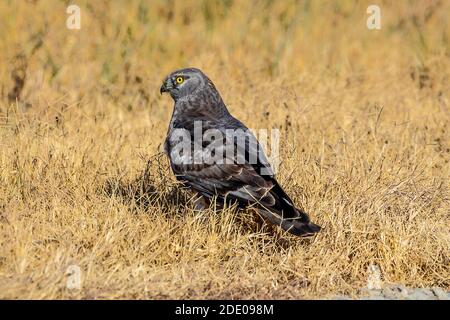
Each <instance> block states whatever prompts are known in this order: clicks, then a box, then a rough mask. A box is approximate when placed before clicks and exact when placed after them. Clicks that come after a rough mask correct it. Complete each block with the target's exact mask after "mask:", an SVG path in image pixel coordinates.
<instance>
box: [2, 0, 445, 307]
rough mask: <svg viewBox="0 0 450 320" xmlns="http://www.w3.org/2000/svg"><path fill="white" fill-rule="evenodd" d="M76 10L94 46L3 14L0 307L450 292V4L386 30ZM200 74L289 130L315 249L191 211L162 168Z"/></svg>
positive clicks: (172, 7) (302, 4)
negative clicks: (179, 94) (178, 102)
mask: <svg viewBox="0 0 450 320" xmlns="http://www.w3.org/2000/svg"><path fill="white" fill-rule="evenodd" d="M78 2H79V5H80V7H81V10H82V11H81V13H82V28H81V30H79V31H73V30H68V29H66V28H65V20H66V17H67V15H66V13H65V9H66V5H67V4H68V2H66V1H52V0H47V1H44V0H41V1H38V0H35V1H1V2H0V30H1V31H0V61H1V64H0V68H1V69H0V85H1V105H0V145H1V149H0V150H1V152H0V298H33V299H41V298H45V299H49V298H77V299H78V298H106V299H110V298H250V299H253V298H269V299H272V298H274V299H279V298H322V297H332V296H333V295H336V294H349V295H352V296H356V295H357V294H358V290H359V288H361V287H363V286H365V285H366V283H367V277H368V274H367V268H368V266H369V265H370V264H376V265H378V266H379V268H380V270H381V274H382V280H383V281H384V283H401V284H404V285H407V286H417V287H429V286H439V287H442V288H444V289H447V290H448V289H449V286H450V284H449V278H450V272H449V271H450V270H449V265H450V263H449V240H450V239H449V227H450V223H449V221H450V219H449V212H450V164H449V160H450V133H449V130H450V105H449V103H450V98H449V92H450V90H449V89H450V86H449V83H450V79H449V78H450V45H449V36H450V25H449V23H448V18H449V12H450V1H448V0H445V1H444V0H442V1H413V2H411V3H410V2H407V1H383V2H382V3H381V4H380V5H381V9H382V29H381V30H379V31H369V30H368V29H367V28H366V26H365V24H366V18H367V14H366V8H367V6H368V4H370V2H366V1H359V2H354V1H337V2H331V1H299V2H298V3H297V2H295V1H277V2H272V1H258V2H250V1H193V0H192V1H162V0H161V1H151V2H150V1H111V2H110V1H78ZM186 66H196V67H199V68H201V69H202V70H204V71H205V72H206V73H207V74H208V75H209V76H210V77H211V79H212V80H213V81H214V82H215V84H216V86H217V87H218V89H219V91H220V92H221V94H222V96H223V98H224V100H225V102H226V103H227V105H228V106H229V109H230V110H231V112H232V113H233V114H234V115H236V116H237V117H238V118H240V119H241V120H242V121H243V122H244V123H246V124H247V125H248V126H249V127H251V128H255V129H258V128H278V129H280V130H281V134H282V136H281V138H282V145H281V147H280V149H281V155H280V157H281V158H280V159H281V167H280V169H279V174H278V177H279V181H280V183H281V184H282V185H283V186H284V187H285V189H286V190H287V191H288V193H289V194H291V195H292V198H293V199H294V200H295V202H296V203H297V204H298V205H299V206H302V207H304V208H305V209H306V210H307V211H308V212H309V213H310V214H311V217H312V219H313V221H315V222H317V223H319V224H320V225H322V226H324V230H323V231H322V232H321V233H320V234H319V235H318V236H317V237H315V238H313V239H298V238H295V237H293V236H290V235H286V234H283V233H281V232H280V231H279V230H277V229H272V228H269V227H267V226H262V227H261V225H260V224H259V223H258V221H257V220H256V218H255V217H254V216H253V215H252V214H251V213H250V212H247V213H239V212H236V211H234V210H233V209H226V210H224V211H223V212H214V210H212V209H211V210H209V211H208V212H205V213H202V214H198V213H194V212H193V210H192V204H191V203H190V202H189V197H190V195H189V193H188V192H186V191H185V190H182V189H180V187H179V185H177V184H176V183H175V181H174V179H173V177H172V175H171V173H170V171H169V167H168V162H167V159H165V157H164V155H161V154H160V152H161V144H162V142H163V139H164V137H165V134H166V128H167V124H168V121H169V119H170V115H171V110H172V101H171V99H170V98H169V97H167V96H163V97H161V96H160V95H159V92H158V89H159V86H160V84H161V81H162V79H163V78H164V76H165V75H166V74H167V73H169V72H170V71H173V70H174V69H177V68H181V67H186ZM24 76H25V81H24V83H23V84H24V85H23V88H22V86H21V79H22V78H23V77H24ZM14 77H15V79H13V78H14ZM16 96H18V98H17V99H16ZM70 265H77V266H79V267H80V269H81V280H82V285H81V289H80V290H76V289H75V290H69V289H67V288H66V281H67V275H66V270H67V268H68V267H69V266H70Z"/></svg>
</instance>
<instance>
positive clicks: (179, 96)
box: [160, 68, 321, 236]
mask: <svg viewBox="0 0 450 320" xmlns="http://www.w3.org/2000/svg"><path fill="white" fill-rule="evenodd" d="M163 92H168V93H169V94H170V96H171V97H172V99H173V100H174V102H175V105H174V109H173V113H172V118H171V120H170V124H169V129H168V134H167V138H166V141H165V143H164V150H165V152H166V153H167V155H168V157H169V159H170V165H171V168H172V171H173V173H174V174H175V176H176V178H177V180H179V181H181V182H182V183H183V184H184V185H186V186H188V187H189V188H190V189H191V190H193V191H194V192H196V193H197V194H198V196H199V197H198V200H197V202H196V203H197V204H196V208H201V209H202V208H205V207H206V206H208V205H210V204H211V202H212V201H211V200H212V199H214V198H215V200H216V201H215V202H214V203H215V204H216V205H217V206H219V207H221V206H223V205H225V204H229V203H230V204H231V203H235V204H237V206H238V207H239V208H245V207H249V206H250V207H252V208H254V209H256V210H257V211H258V212H259V214H260V215H261V216H262V217H263V218H264V219H265V220H266V221H269V222H270V223H272V224H276V225H278V226H280V227H281V228H282V229H283V230H285V231H287V232H289V233H291V234H294V235H297V236H311V235H313V234H315V233H317V232H319V230H320V229H321V228H320V227H319V226H318V225H316V224H314V223H312V222H311V221H310V219H309V217H308V215H307V214H306V213H305V212H304V211H303V210H301V209H298V208H296V207H295V206H294V204H293V202H292V200H291V198H290V197H289V196H288V195H287V194H286V192H285V191H284V190H283V188H281V186H280V185H279V184H278V182H277V180H276V179H275V174H274V172H273V170H272V168H271V166H270V164H269V162H268V160H267V158H266V156H265V154H264V151H263V149H262V148H261V146H260V144H259V143H258V141H257V140H256V138H255V136H254V135H253V134H252V132H251V131H250V130H249V129H248V128H247V127H246V126H245V125H244V124H243V123H242V122H240V121H239V120H237V119H236V118H234V117H233V116H232V115H231V114H230V113H229V112H228V109H227V107H226V106H225V104H224V102H223V100H222V98H221V96H220V94H219V92H218V91H217V89H216V87H215V86H214V84H213V83H212V81H211V80H210V79H209V78H208V77H207V76H206V75H205V74H204V73H203V72H202V71H200V70H199V69H195V68H186V69H181V70H177V71H174V72H172V73H171V74H169V75H168V76H167V77H166V79H165V80H164V82H163V84H162V86H161V89H160V93H161V94H162V93H163Z"/></svg>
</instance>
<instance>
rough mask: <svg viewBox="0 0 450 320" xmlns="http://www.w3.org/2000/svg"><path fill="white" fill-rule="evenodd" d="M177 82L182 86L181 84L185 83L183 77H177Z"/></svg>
mask: <svg viewBox="0 0 450 320" xmlns="http://www.w3.org/2000/svg"><path fill="white" fill-rule="evenodd" d="M175 81H176V82H177V83H178V84H180V83H183V81H184V79H183V77H177V78H176V79H175Z"/></svg>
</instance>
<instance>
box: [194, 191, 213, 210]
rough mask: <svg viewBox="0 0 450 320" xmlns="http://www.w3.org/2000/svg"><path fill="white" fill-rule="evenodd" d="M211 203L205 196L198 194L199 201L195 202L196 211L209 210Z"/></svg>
mask: <svg viewBox="0 0 450 320" xmlns="http://www.w3.org/2000/svg"><path fill="white" fill-rule="evenodd" d="M209 205H210V203H209V201H208V199H207V198H205V197H204V196H202V195H200V194H198V196H197V199H195V200H194V210H195V211H204V210H206V209H208V208H209Z"/></svg>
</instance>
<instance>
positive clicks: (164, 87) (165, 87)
mask: <svg viewBox="0 0 450 320" xmlns="http://www.w3.org/2000/svg"><path fill="white" fill-rule="evenodd" d="M169 89H171V86H170V84H169V81H168V80H165V81H164V82H163V84H162V86H161V88H159V93H160V94H163V93H164V92H169Z"/></svg>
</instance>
